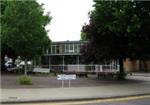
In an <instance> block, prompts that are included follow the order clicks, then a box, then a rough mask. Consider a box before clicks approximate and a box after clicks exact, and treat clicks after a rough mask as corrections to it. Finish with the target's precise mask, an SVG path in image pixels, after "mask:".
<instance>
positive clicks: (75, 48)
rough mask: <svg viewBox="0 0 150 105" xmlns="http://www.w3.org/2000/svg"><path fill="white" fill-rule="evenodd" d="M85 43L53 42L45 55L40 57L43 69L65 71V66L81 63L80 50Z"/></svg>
mask: <svg viewBox="0 0 150 105" xmlns="http://www.w3.org/2000/svg"><path fill="white" fill-rule="evenodd" d="M86 44H87V41H59V42H53V43H52V44H51V47H50V48H49V49H48V51H47V53H46V54H45V55H44V56H43V57H42V66H43V67H49V68H52V67H54V66H55V67H56V65H57V67H58V66H60V67H59V68H62V69H65V68H63V67H65V65H77V64H78V65H79V64H81V62H82V58H81V57H82V56H81V48H82V47H84V46H85V45H86Z"/></svg>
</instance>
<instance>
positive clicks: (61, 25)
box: [37, 0, 93, 41]
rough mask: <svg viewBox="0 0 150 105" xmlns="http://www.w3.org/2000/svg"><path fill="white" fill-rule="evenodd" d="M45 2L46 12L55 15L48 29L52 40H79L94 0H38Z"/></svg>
mask: <svg viewBox="0 0 150 105" xmlns="http://www.w3.org/2000/svg"><path fill="white" fill-rule="evenodd" d="M37 1H38V2H39V3H40V4H41V3H44V6H43V7H44V9H45V12H48V11H50V12H51V14H50V15H51V16H52V17H53V19H52V21H51V23H50V25H49V26H47V27H46V29H48V30H50V31H49V33H48V35H49V37H50V39H51V40H52V41H66V40H70V41H71V40H79V39H80V31H81V28H82V25H84V23H88V20H89V18H88V12H89V11H90V10H91V9H92V5H93V0H37Z"/></svg>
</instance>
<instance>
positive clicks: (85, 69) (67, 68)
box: [45, 64, 119, 73]
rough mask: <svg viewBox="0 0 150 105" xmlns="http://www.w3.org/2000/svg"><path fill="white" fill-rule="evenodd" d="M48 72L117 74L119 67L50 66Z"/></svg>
mask: <svg viewBox="0 0 150 105" xmlns="http://www.w3.org/2000/svg"><path fill="white" fill-rule="evenodd" d="M45 67H49V68H50V70H53V71H60V72H67V71H68V72H95V73H97V72H119V65H112V64H109V65H82V64H79V65H78V64H76V65H71V64H69V65H50V66H48V65H47V66H46V65H45Z"/></svg>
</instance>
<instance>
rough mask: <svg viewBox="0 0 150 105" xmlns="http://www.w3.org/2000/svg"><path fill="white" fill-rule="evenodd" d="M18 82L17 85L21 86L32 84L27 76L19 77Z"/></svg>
mask: <svg viewBox="0 0 150 105" xmlns="http://www.w3.org/2000/svg"><path fill="white" fill-rule="evenodd" d="M18 81H19V84H21V85H31V84H32V81H31V78H30V77H28V76H21V77H19V79H18Z"/></svg>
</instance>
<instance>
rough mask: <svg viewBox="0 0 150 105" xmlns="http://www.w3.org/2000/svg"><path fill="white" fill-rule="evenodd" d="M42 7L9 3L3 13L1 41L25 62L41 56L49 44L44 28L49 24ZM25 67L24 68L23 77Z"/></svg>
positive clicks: (34, 3)
mask: <svg viewBox="0 0 150 105" xmlns="http://www.w3.org/2000/svg"><path fill="white" fill-rule="evenodd" d="M50 20H51V17H50V16H49V13H48V14H46V15H44V12H43V8H42V5H39V4H38V3H37V2H36V1H35V0H32V1H17V0H13V1H9V2H8V6H7V7H6V9H5V11H4V16H3V19H2V22H3V30H2V31H3V32H2V36H3V37H2V40H4V41H5V44H6V45H7V46H9V47H10V48H12V49H13V50H14V51H15V53H16V54H17V55H19V56H20V57H21V58H22V59H23V60H25V65H27V60H31V59H33V58H34V57H35V56H37V55H41V54H42V53H43V51H45V50H46V48H47V47H48V46H49V44H50V39H49V38H48V36H47V31H46V30H45V26H46V25H47V24H48V23H49V22H50ZM26 74H27V67H26V66H25V75H26Z"/></svg>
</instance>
